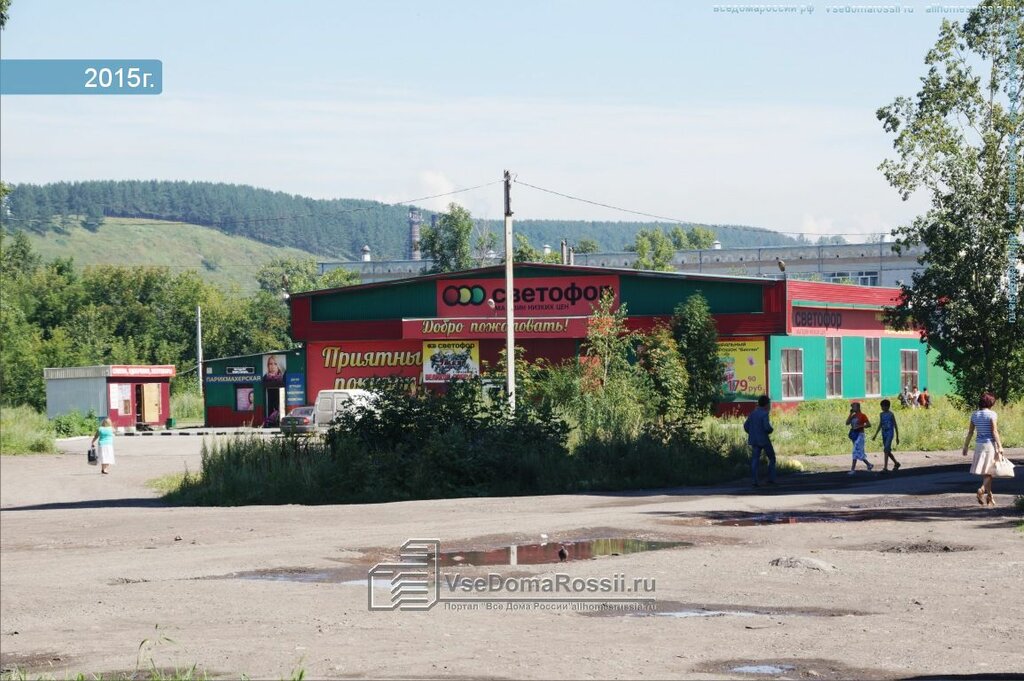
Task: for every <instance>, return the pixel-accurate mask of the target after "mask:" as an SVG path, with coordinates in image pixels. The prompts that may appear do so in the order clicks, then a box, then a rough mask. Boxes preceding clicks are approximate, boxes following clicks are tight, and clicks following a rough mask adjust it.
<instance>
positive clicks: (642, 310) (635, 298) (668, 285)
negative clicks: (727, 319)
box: [620, 274, 764, 315]
mask: <svg viewBox="0 0 1024 681" xmlns="http://www.w3.org/2000/svg"><path fill="white" fill-rule="evenodd" d="M620 282H621V287H622V292H621V294H620V297H621V302H623V303H625V304H626V308H627V309H628V311H629V314H630V315H666V314H672V311H673V310H674V309H675V307H676V305H678V304H679V303H682V302H685V301H686V299H687V298H689V297H690V296H692V295H693V294H694V293H700V294H701V295H703V296H704V297H705V298H707V301H708V305H710V306H711V312H713V313H715V314H722V313H730V312H762V311H763V291H764V287H763V286H762V285H760V284H746V283H738V282H724V281H723V282H719V281H704V280H700V281H695V280H692V279H689V280H688V279H682V278H680V279H668V278H655V277H636V276H630V275H628V274H623V275H621V276H620Z"/></svg>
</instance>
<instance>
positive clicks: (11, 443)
mask: <svg viewBox="0 0 1024 681" xmlns="http://www.w3.org/2000/svg"><path fill="white" fill-rule="evenodd" d="M56 451H57V442H56V440H55V435H54V431H53V425H52V424H51V423H50V421H49V419H47V418H46V416H44V415H43V414H40V413H39V412H37V411H36V410H35V409H32V408H31V407H28V406H24V405H22V406H19V407H5V406H0V454H52V453H55V452H56Z"/></svg>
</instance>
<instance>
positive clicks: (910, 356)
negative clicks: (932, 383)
mask: <svg viewBox="0 0 1024 681" xmlns="http://www.w3.org/2000/svg"><path fill="white" fill-rule="evenodd" d="M920 354H921V353H919V352H918V351H917V350H900V386H901V387H904V388H905V387H907V386H910V387H911V388H916V387H918V386H919V385H921V384H920V382H919V380H920V378H919V375H918V370H917V362H918V359H919V357H920Z"/></svg>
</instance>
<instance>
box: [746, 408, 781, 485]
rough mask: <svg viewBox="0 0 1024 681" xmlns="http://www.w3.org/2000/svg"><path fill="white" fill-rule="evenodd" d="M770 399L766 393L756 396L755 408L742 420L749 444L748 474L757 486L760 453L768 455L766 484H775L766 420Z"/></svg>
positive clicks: (769, 432) (772, 455)
mask: <svg viewBox="0 0 1024 681" xmlns="http://www.w3.org/2000/svg"><path fill="white" fill-rule="evenodd" d="M771 408H772V407H771V400H770V399H768V396H767V395H761V396H760V397H759V398H757V409H755V410H754V411H752V412H750V416H748V417H747V420H746V421H744V422H743V430H744V431H746V433H747V444H748V445H750V450H751V456H750V475H751V477H753V479H754V487H757V486H758V484H757V466H758V464H759V463H761V453H762V452H764V454H765V456H767V457H768V484H769V485H774V484H775V448H774V447H772V440H771V438H770V437H769V435H771V433H772V430H774V429H773V428H772V424H771V421H769V420H768V412H769V411H771Z"/></svg>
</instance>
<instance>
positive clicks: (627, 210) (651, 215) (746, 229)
mask: <svg viewBox="0 0 1024 681" xmlns="http://www.w3.org/2000/svg"><path fill="white" fill-rule="evenodd" d="M514 182H515V183H516V184H521V185H523V186H524V187H529V188H530V189H536V190H537V191H542V192H544V193H546V194H553V195H555V196H561V197H562V198H566V199H571V200H573V201H579V202H580V203H589V204H590V205H592V206H600V207H602V208H610V209H611V210H617V211H620V212H622V213H630V214H631V215H640V216H643V217H647V218H654V219H655V220H664V221H665V222H675V223H679V224H694V223H693V221H692V220H683V219H682V218H672V217H667V216H664V215H656V214H654V213H645V212H644V211H640V210H633V209H631V208H622V207H621V206H613V205H611V204H608V203H601V202H600V201H592V200H590V199H585V198H583V197H580V196H573V195H572V194H566V193H564V192H559V191H555V190H554V189H545V188H544V187H538V186H537V185H534V184H530V183H529V182H523V181H522V180H520V179H518V178H516V179H515V180H514ZM722 226H724V227H728V228H729V229H734V230H739V231H744V232H757V233H759V234H764V233H766V232H767V233H769V234H772V233H775V234H798V235H800V236H861V237H863V236H869V235H872V234H879V233H880V232H799V231H788V230H784V229H766V228H762V227H745V226H743V225H722Z"/></svg>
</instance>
